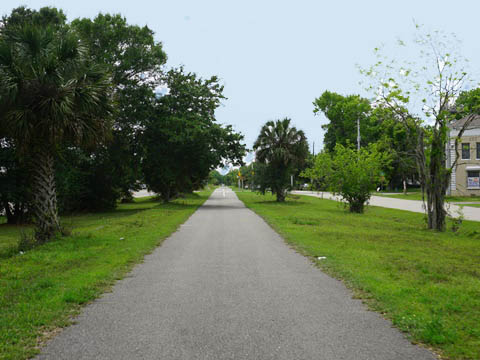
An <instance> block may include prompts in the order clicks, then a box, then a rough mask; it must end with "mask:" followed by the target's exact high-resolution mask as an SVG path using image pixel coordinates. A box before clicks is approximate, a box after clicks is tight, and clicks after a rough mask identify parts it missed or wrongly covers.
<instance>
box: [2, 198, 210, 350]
mask: <svg viewBox="0 0 480 360" xmlns="http://www.w3.org/2000/svg"><path fill="white" fill-rule="evenodd" d="M210 193H211V190H208V191H202V192H200V193H198V194H192V195H188V196H187V197H186V198H184V199H178V200H175V201H173V202H172V203H170V204H162V203H159V202H155V201H153V200H152V199H151V198H142V199H139V200H136V202H135V203H133V204H121V205H120V206H119V208H118V209H117V210H116V211H113V212H110V213H100V214H87V215H79V216H72V217H66V218H64V219H63V220H64V223H65V224H67V225H70V226H72V227H73V229H74V230H73V233H72V236H69V237H64V238H60V239H58V240H55V241H52V242H50V243H48V244H46V245H44V246H40V247H37V248H35V249H33V250H30V251H27V252H26V253H25V254H23V255H21V254H19V253H18V252H17V251H15V249H16V244H17V241H18V234H19V229H18V228H16V227H12V226H8V225H5V224H2V225H0V249H1V250H0V251H1V255H0V359H27V358H29V357H31V356H32V355H34V354H35V353H37V352H38V346H39V344H41V343H42V342H43V341H45V340H46V339H47V338H48V337H49V336H51V334H54V333H55V331H56V329H58V328H60V327H63V326H66V325H68V324H69V323H70V322H71V320H70V319H71V316H72V315H75V314H76V313H78V311H79V309H80V307H81V305H83V304H85V303H87V302H89V301H91V300H93V299H95V298H96V297H98V296H99V295H100V294H102V293H103V292H105V291H106V290H108V289H109V288H110V286H111V285H112V284H113V283H114V281H115V280H118V279H120V278H122V277H123V276H124V275H125V274H126V273H127V272H128V271H129V270H130V269H131V268H132V266H133V265H134V264H136V263H138V262H140V261H142V259H143V256H144V255H145V254H147V253H149V252H151V251H152V250H153V249H154V248H155V247H156V246H158V245H159V244H160V243H161V242H162V240H163V239H165V238H166V237H167V236H168V235H170V234H171V233H172V232H173V231H175V229H177V227H178V226H179V225H180V224H182V223H183V222H185V220H186V219H187V218H188V217H189V216H190V215H191V214H192V213H193V212H194V211H195V210H196V209H197V208H198V206H200V205H201V204H202V203H203V202H204V201H205V200H206V199H207V198H208V196H209V195H210Z"/></svg>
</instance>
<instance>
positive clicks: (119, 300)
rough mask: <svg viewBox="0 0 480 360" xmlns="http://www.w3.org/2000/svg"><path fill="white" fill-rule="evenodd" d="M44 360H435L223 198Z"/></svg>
mask: <svg viewBox="0 0 480 360" xmlns="http://www.w3.org/2000/svg"><path fill="white" fill-rule="evenodd" d="M38 358H39V359H69V360H71V359H116V360H118V359H129V360H131V359H166V360H174V359H182V360H188V359H218V360H227V359H260V360H267V359H272V360H273V359H275V360H281V359H285V360H301V359H328V360H335V359H357V360H361V359H369V360H374V359H382V360H385V359H388V360H394V359H415V360H421V359H434V357H433V355H432V354H431V353H430V352H429V351H427V350H425V349H422V348H420V347H417V346H414V345H412V344H410V343H409V342H408V341H407V340H406V339H405V338H404V336H403V335H402V334H401V333H400V332H399V331H397V330H396V329H393V328H392V327H391V325H390V323H389V322H387V321H385V320H383V319H382V318H381V317H380V316H379V315H378V314H377V313H374V312H370V311H367V310H365V307H364V306H363V305H362V304H361V302H360V301H358V300H353V299H352V298H351V294H350V293H349V291H347V290H346V288H345V287H344V286H343V284H342V283H340V282H339V281H336V280H334V279H332V278H330V277H328V276H326V275H325V274H323V273H322V272H321V271H320V270H318V269H317V268H315V267H314V266H313V265H312V264H311V263H310V262H309V261H308V260H307V259H306V258H304V257H303V256H301V255H299V254H297V253H295V252H294V251H293V250H291V249H290V248H288V247H287V246H286V245H285V243H284V241H283V240H282V239H281V238H280V237H279V236H278V235H277V234H276V233H275V232H274V231H273V230H272V229H271V228H270V227H269V226H267V225H266V224H265V222H264V221H263V220H262V219H261V218H260V217H259V216H257V215H255V214H254V213H253V212H252V211H250V210H248V209H246V208H245V207H244V205H243V204H242V203H241V202H240V201H239V200H238V199H237V197H236V195H235V194H234V193H233V192H232V191H230V190H229V189H217V190H216V191H215V192H214V193H213V195H212V197H211V198H210V199H209V200H208V201H207V202H206V203H205V204H204V206H202V207H201V208H200V209H199V210H198V211H197V212H196V213H195V214H194V215H193V216H192V217H191V218H190V219H189V220H188V221H187V222H186V223H185V224H184V225H183V226H182V227H181V228H180V230H179V231H177V232H176V233H174V234H173V235H172V236H171V237H170V238H169V239H167V240H166V241H165V242H164V243H163V245H162V246H161V247H160V248H158V249H157V250H156V251H155V252H154V253H153V254H151V255H149V256H147V257H146V259H145V262H144V263H143V264H140V265H138V266H137V267H136V268H135V269H134V270H133V272H132V273H131V274H130V275H129V276H128V277H127V278H126V279H124V280H122V281H119V282H118V283H117V285H116V286H115V287H114V289H113V292H112V293H108V294H105V295H104V296H103V297H102V298H101V299H99V300H98V301H96V302H94V303H93V304H91V305H89V306H87V307H86V308H85V310H84V311H83V313H82V314H81V315H80V316H79V318H78V320H77V324H76V325H73V326H71V327H69V328H67V329H65V330H64V331H63V332H62V333H61V334H60V335H59V336H57V337H56V338H55V339H54V340H53V341H52V342H50V343H49V344H48V346H47V347H46V348H45V349H44V351H43V353H42V354H41V355H40V356H39V357H38Z"/></svg>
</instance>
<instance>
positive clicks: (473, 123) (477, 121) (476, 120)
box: [448, 114, 480, 130]
mask: <svg viewBox="0 0 480 360" xmlns="http://www.w3.org/2000/svg"><path fill="white" fill-rule="evenodd" d="M472 117H473V118H472ZM466 121H470V123H469V124H468V126H467V129H476V128H480V115H476V114H472V115H467V116H465V117H463V118H461V119H458V120H453V121H452V122H450V124H448V127H449V128H450V129H455V130H460V129H461V128H462V127H463V126H464V125H465V122H466Z"/></svg>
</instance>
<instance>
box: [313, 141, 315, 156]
mask: <svg viewBox="0 0 480 360" xmlns="http://www.w3.org/2000/svg"><path fill="white" fill-rule="evenodd" d="M313 156H315V141H314V142H313Z"/></svg>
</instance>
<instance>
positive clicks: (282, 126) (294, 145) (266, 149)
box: [253, 118, 308, 201]
mask: <svg viewBox="0 0 480 360" xmlns="http://www.w3.org/2000/svg"><path fill="white" fill-rule="evenodd" d="M253 149H254V150H255V153H256V158H257V161H258V162H260V163H262V164H265V166H266V171H264V175H263V176H264V177H265V179H264V181H263V183H264V184H265V186H268V187H270V188H271V189H272V193H274V194H275V195H276V196H277V201H285V192H286V188H287V186H288V181H289V177H290V175H292V174H293V172H294V171H295V170H297V169H298V168H299V167H301V166H302V165H303V163H304V162H305V159H306V157H307V155H308V143H307V138H306V137H305V134H304V133H303V131H302V130H297V129H296V128H295V127H290V119H288V118H285V119H283V120H277V121H275V122H274V121H268V122H267V123H265V125H263V127H262V129H261V130H260V135H258V138H257V140H256V141H255V144H254V145H253ZM263 191H265V189H263Z"/></svg>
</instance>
